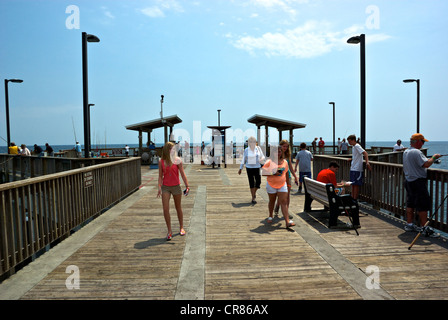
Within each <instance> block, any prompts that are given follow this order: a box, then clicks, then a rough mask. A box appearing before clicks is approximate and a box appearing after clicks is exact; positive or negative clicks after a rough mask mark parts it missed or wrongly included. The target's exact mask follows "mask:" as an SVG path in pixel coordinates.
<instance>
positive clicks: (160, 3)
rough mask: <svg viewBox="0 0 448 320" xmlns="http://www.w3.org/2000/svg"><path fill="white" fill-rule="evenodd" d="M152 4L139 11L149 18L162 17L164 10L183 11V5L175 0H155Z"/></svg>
mask: <svg viewBox="0 0 448 320" xmlns="http://www.w3.org/2000/svg"><path fill="white" fill-rule="evenodd" d="M154 3H155V4H154V5H153V6H150V7H146V8H144V9H141V10H140V12H141V13H143V14H144V15H146V16H148V17H150V18H163V17H165V12H167V11H175V12H184V9H183V7H182V6H181V4H180V3H179V2H177V1H176V0H156V1H154Z"/></svg>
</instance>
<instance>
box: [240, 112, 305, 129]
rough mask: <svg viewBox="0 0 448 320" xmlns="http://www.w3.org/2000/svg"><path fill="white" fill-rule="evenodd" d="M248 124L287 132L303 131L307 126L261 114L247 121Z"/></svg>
mask: <svg viewBox="0 0 448 320" xmlns="http://www.w3.org/2000/svg"><path fill="white" fill-rule="evenodd" d="M247 122H249V123H253V124H255V125H256V126H257V127H259V126H268V127H273V128H277V129H278V130H280V131H285V130H291V129H301V128H305V127H306V124H304V123H299V122H293V121H288V120H282V119H277V118H272V117H266V116H262V115H259V114H255V115H253V116H252V117H250V118H249V119H247Z"/></svg>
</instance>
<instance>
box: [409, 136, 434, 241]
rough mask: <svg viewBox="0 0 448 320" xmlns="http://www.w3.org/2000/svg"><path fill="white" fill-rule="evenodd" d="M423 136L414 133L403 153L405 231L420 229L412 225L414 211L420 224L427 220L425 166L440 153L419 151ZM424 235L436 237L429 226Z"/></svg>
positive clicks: (428, 197) (429, 199)
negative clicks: (432, 153) (426, 154)
mask: <svg viewBox="0 0 448 320" xmlns="http://www.w3.org/2000/svg"><path fill="white" fill-rule="evenodd" d="M425 141H428V140H426V139H425V137H424V136H423V135H422V134H421V133H415V134H413V135H412V136H411V147H410V148H408V149H406V150H405V151H404V153H403V171H404V175H405V182H404V186H405V189H406V216H407V225H406V226H405V227H404V230H406V231H417V232H420V231H422V229H421V228H419V227H417V226H416V225H414V211H415V210H416V211H417V212H418V216H419V218H420V225H421V226H424V225H425V224H426V222H427V221H428V211H429V209H430V207H431V197H430V195H429V192H428V179H427V168H429V167H430V166H431V165H432V164H433V163H434V161H435V160H436V159H438V158H440V154H435V155H433V156H432V157H431V158H429V159H428V158H426V157H425V155H424V154H423V153H422V152H421V151H420V149H421V148H422V146H423V145H424V144H425ZM423 231H424V233H425V235H426V236H429V237H438V236H440V234H438V233H436V232H435V231H434V230H433V229H432V228H430V227H429V226H428V227H426V228H425V230H423Z"/></svg>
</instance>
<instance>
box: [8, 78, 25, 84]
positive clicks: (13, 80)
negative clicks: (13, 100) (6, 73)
mask: <svg viewBox="0 0 448 320" xmlns="http://www.w3.org/2000/svg"><path fill="white" fill-rule="evenodd" d="M6 81H8V82H15V83H22V82H23V80H22V79H6Z"/></svg>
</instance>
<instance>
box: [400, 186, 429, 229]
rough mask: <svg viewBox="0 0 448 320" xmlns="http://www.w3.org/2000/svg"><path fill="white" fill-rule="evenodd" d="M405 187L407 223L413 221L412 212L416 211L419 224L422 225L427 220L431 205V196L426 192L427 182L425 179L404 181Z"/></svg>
mask: <svg viewBox="0 0 448 320" xmlns="http://www.w3.org/2000/svg"><path fill="white" fill-rule="evenodd" d="M404 187H405V189H406V220H407V222H408V223H409V224H411V223H413V222H414V212H415V211H417V212H418V216H419V219H420V226H422V227H423V226H424V225H425V224H426V222H427V221H428V211H429V208H430V205H431V198H430V196H429V192H428V182H427V180H426V179H417V180H414V181H405V182H404Z"/></svg>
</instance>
